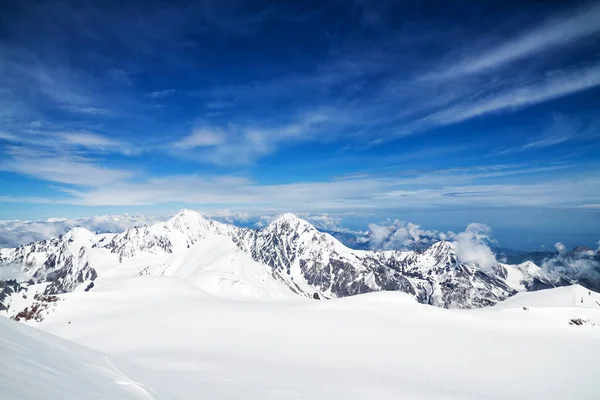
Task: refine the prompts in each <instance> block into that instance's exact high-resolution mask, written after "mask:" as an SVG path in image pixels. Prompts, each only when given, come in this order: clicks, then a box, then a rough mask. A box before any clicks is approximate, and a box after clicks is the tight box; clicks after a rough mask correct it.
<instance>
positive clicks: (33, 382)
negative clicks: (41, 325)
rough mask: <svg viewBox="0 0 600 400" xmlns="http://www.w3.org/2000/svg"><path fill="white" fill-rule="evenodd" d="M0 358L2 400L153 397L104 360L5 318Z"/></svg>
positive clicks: (0, 330)
mask: <svg viewBox="0 0 600 400" xmlns="http://www.w3.org/2000/svg"><path fill="white" fill-rule="evenodd" d="M0 354H1V356H0V397H1V398H2V399H5V400H13V399H14V400H45V399H48V400H56V399H62V400H70V399H72V400H81V399H98V400H104V399H123V400H143V399H153V398H155V397H154V396H153V395H152V394H151V389H148V388H146V387H145V386H144V385H142V384H140V383H138V382H136V381H135V380H133V379H132V378H130V377H129V376H127V375H124V374H123V373H122V372H121V371H120V370H119V369H118V368H117V367H116V366H115V364H114V363H113V361H111V359H109V358H108V357H107V356H105V355H103V354H101V353H99V352H97V351H93V350H90V349H87V348H85V347H83V346H80V345H77V344H75V343H71V342H68V341H66V340H63V339H60V338H58V337H56V336H53V335H50V334H48V333H45V332H42V331H40V330H38V329H34V328H31V327H28V326H25V325H23V324H20V323H18V322H15V321H11V320H9V319H8V318H4V317H0Z"/></svg>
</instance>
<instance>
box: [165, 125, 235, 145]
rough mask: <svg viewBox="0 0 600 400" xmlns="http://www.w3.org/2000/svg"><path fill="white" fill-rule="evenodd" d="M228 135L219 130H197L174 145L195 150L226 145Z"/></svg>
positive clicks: (203, 128)
mask: <svg viewBox="0 0 600 400" xmlns="http://www.w3.org/2000/svg"><path fill="white" fill-rule="evenodd" d="M226 140H227V134H226V133H225V131H223V130H222V129H219V128H209V127H199V128H195V129H194V130H193V132H192V133H191V134H190V135H189V136H185V137H183V138H181V139H180V140H179V141H177V142H175V143H174V144H173V146H174V147H176V148H180V149H194V148H196V147H211V146H217V145H220V144H223V143H225V141H226Z"/></svg>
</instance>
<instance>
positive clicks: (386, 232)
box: [368, 220, 452, 250]
mask: <svg viewBox="0 0 600 400" xmlns="http://www.w3.org/2000/svg"><path fill="white" fill-rule="evenodd" d="M450 234H452V233H450ZM447 237H448V234H445V233H443V232H439V231H436V230H429V229H424V228H422V227H421V226H420V225H417V224H414V223H412V222H406V221H398V220H395V221H393V223H391V224H387V225H381V224H369V232H368V239H369V246H370V247H371V248H372V249H374V250H379V249H383V250H417V249H422V248H424V247H426V246H429V245H431V244H432V243H435V242H438V241H440V240H445V239H446V238H447Z"/></svg>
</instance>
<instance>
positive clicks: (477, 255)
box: [453, 223, 498, 271]
mask: <svg viewBox="0 0 600 400" xmlns="http://www.w3.org/2000/svg"><path fill="white" fill-rule="evenodd" d="M490 233H491V229H490V227H489V226H487V225H485V224H479V223H471V224H469V225H468V226H467V229H466V230H465V231H464V232H461V233H459V234H457V235H456V238H455V240H454V241H453V244H454V249H455V251H456V256H457V257H458V258H459V260H461V261H463V262H473V263H475V264H477V265H478V266H479V268H481V269H483V270H488V271H489V270H491V269H492V267H493V266H494V265H495V264H497V263H498V261H497V260H496V256H495V255H494V253H493V252H492V250H491V249H490V247H489V245H488V243H490V241H491V240H492V239H491V237H490Z"/></svg>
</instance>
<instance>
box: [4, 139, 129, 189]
mask: <svg viewBox="0 0 600 400" xmlns="http://www.w3.org/2000/svg"><path fill="white" fill-rule="evenodd" d="M7 153H8V155H9V156H8V157H5V158H3V159H1V160H0V171H11V172H17V173H20V174H23V175H28V176H31V177H34V178H38V179H43V180H46V181H50V182H57V183H66V184H73V185H80V186H82V187H101V186H106V185H110V184H114V183H115V182H120V181H123V180H125V179H128V178H130V177H132V176H133V175H134V172H133V171H131V170H125V169H115V168H108V167H104V166H102V165H100V164H99V163H97V162H95V161H94V160H92V159H89V158H86V157H82V156H78V155H73V154H53V153H52V152H47V151H35V150H28V149H25V148H10V149H8V150H7Z"/></svg>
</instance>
